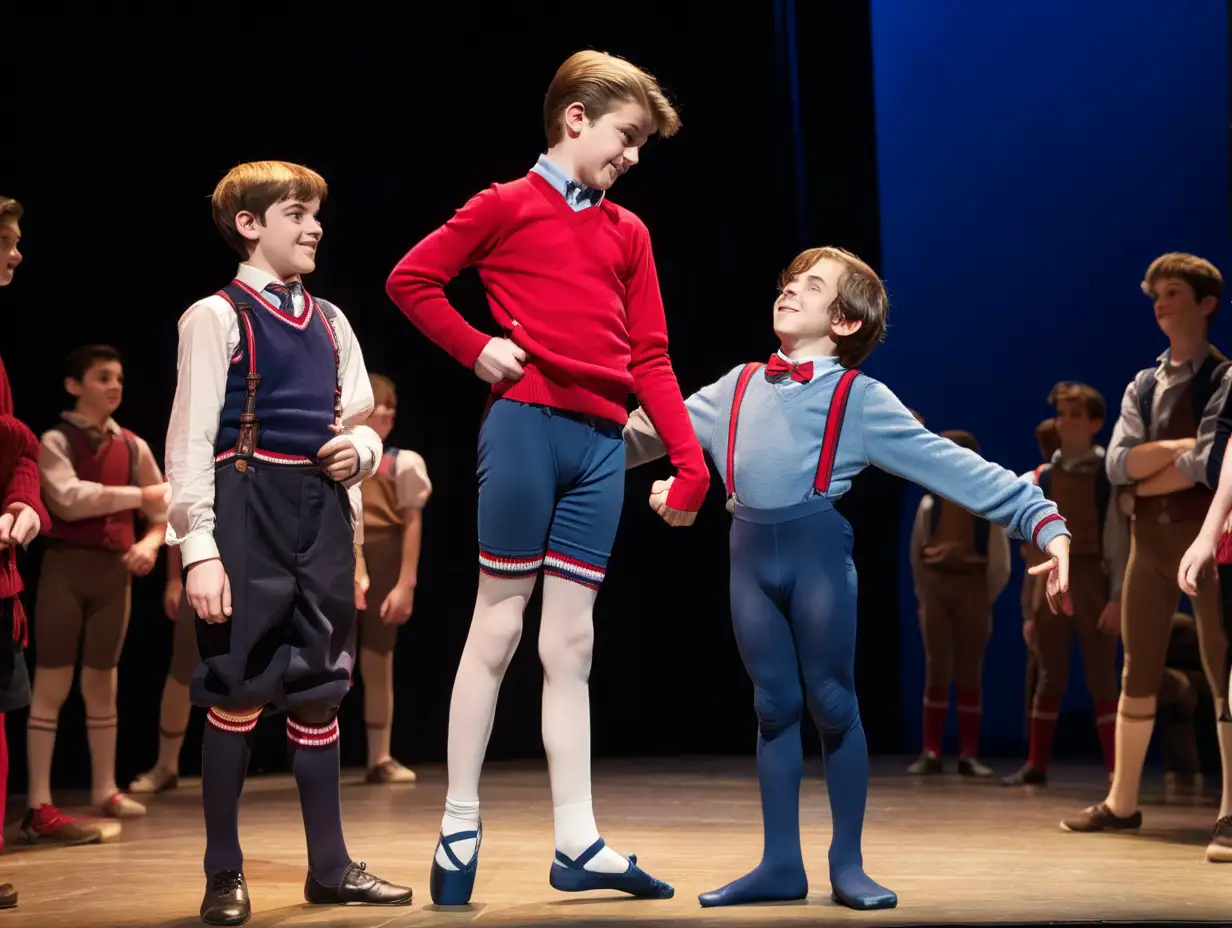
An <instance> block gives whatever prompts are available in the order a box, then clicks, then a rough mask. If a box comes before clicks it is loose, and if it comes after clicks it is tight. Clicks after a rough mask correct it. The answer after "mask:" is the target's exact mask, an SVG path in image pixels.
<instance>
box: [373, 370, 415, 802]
mask: <svg viewBox="0 0 1232 928" xmlns="http://www.w3.org/2000/svg"><path fill="white" fill-rule="evenodd" d="M369 379H370V380H371V382H372V395H373V398H374V400H375V402H376V408H375V409H374V410H373V412H372V415H371V416H370V417H369V419H368V425H369V426H370V427H371V428H372V429H373V430H374V431H375V432H376V433H377V435H379V436H380V438H381V441H382V442H385V443H386V446H385V454H384V456H383V458H382V460H381V465H380V467H379V468H378V469H377V472H376V473H375V474H374V475H373V476H372V477H370V478H369V479H368V480H365V481H364V482H363V483H362V484H360V487H361V488H362V490H363V503H364V515H363V520H364V534H363V558H362V566H361V561H360V560H358V559H357V561H356V568H357V571H362V572H365V573H366V578H367V579H366V585H365V583H364V581H363V579H362V577H361V578H359V581H358V582H357V591H358V595H359V601H358V602H357V603H356V605H357V606H359V608H360V610H361V612H360V616H359V672H360V674H361V675H362V677H363V680H364V721H365V722H366V723H367V727H368V777H367V779H368V782H369V783H408V782H413V781H414V780H415V773H414V771H411V770H408V769H407V768H406V767H404V766H402V764H400V763H398V762H397V761H396V760H394V759H393V757H392V756H391V755H390V753H389V744H390V729H391V726H392V723H393V714H394V644H395V643H396V641H397V637H398V628H399V626H401V625H403V624H405V622H406V621H407V619H409V618H410V617H411V610H412V609H413V607H414V603H415V584H416V583H417V581H418V576H419V547H420V542H421V539H422V537H423V507H424V505H425V504H426V503H427V502H428V497H429V496H431V495H432V483H431V482H430V481H429V480H428V468H427V465H426V464H425V463H424V459H423V458H422V457H420V456H419V455H418V454H416V453H415V452H414V451H405V450H400V449H398V448H394V447H392V446H391V445H389V444H388V441H389V433H390V432H391V431H393V427H394V419H395V417H396V415H397V412H398V393H397V390H396V389H395V388H394V384H393V381H391V380H390V379H389V378H388V377H383V376H381V375H380V374H371V375H370V376H369Z"/></svg>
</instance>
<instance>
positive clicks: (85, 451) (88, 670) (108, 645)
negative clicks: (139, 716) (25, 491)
mask: <svg viewBox="0 0 1232 928" xmlns="http://www.w3.org/2000/svg"><path fill="white" fill-rule="evenodd" d="M64 367H65V370H64V374H65V378H64V387H65V390H67V391H68V393H69V395H71V396H72V397H73V399H74V406H73V411H72V412H66V413H64V414H62V416H61V419H60V422H59V423H58V424H57V425H56V426H55V427H54V428H52V429H50V430H48V431H47V432H45V433H44V434H43V436H42V446H41V449H40V453H39V470H40V472H41V476H42V486H43V499H44V501H45V502H46V504H47V509H48V511H49V512H50V513H51V514H52V516H53V517H54V519H55V521H54V523H53V524H52V527H51V530H50V531H49V532H48V535H49V537H50V542H49V544H48V548H47V554H46V556H45V557H44V558H43V566H42V570H41V572H40V574H39V588H38V600H37V605H36V608H35V614H34V643H35V650H36V653H35V658H36V661H35V674H34V696H33V699H32V701H31V703H30V716H29V720H28V722H27V727H26V743H27V754H28V757H27V760H28V766H29V776H30V784H29V797H28V802H29V810H28V812H27V813H26V818H25V821H24V822H23V824H22V830H23V831H24V832H25V834H26V836H27V837H28V838H30V839H31V840H39V841H52V842H61V843H80V842H82V841H83V840H86V838H87V837H88V835H87V832H88V829H87V828H86V827H85V826H81V825H77V824H75V823H73V822H72V820H71V819H69V818H68V817H67V816H65V815H64V814H63V813H61V812H60V811H59V809H57V808H56V807H55V806H54V805H53V804H52V797H51V758H52V752H53V750H54V748H55V743H56V729H57V723H58V719H59V715H60V708H61V706H63V704H64V700H65V699H66V698H67V697H68V693H69V689H70V688H71V687H72V684H73V671H74V668H75V667H76V665H77V661H78V653H79V652H80V659H81V665H82V666H81V696H82V700H83V701H84V702H85V708H86V735H87V738H88V740H89V745H90V766H91V768H92V770H91V778H90V779H91V784H92V789H91V792H92V800H93V804H94V805H95V806H96V807H97V808H99V809H100V810H101V811H102V812H103V813H104V814H106V815H110V816H113V817H115V818H132V817H136V816H140V815H144V814H145V807H144V806H142V805H141V804H140V803H138V802H137V801H136V800H134V799H131V798H129V797H128V796H126V795H124V794H123V793H121V792H120V791H119V788H118V787H117V786H116V780H115V760H116V692H117V676H118V674H117V670H116V667H117V665H118V664H119V662H120V651H121V649H122V648H123V646H124V636H125V633H126V632H127V630H128V619H129V607H130V604H131V599H132V578H133V577H134V576H138V577H144V576H145V575H146V574H148V573H149V572H150V571H151V569H153V567H154V562H155V560H156V559H157V557H158V550H159V548H160V547H161V546H162V543H163V538H164V536H165V535H166V495H167V484H166V483H164V482H163V476H162V474H161V473H160V472H159V468H158V464H157V462H156V461H155V460H154V455H153V454H152V453H151V452H150V448H149V445H147V444H146V443H145V441H144V440H142V439H141V438H138V437H137V436H136V435H134V434H133V433H132V432H130V431H128V429H124V428H121V427H120V426H119V425H118V424H117V423H116V421H115V419H113V418H112V415H113V413H115V411H116V409H117V408H118V407H119V405H120V400H121V399H122V398H123V391H124V369H123V367H122V366H121V363H120V355H119V353H118V352H117V351H116V350H115V349H114V348H111V347H108V346H106V345H86V346H84V347H81V348H78V349H76V350H75V351H73V352H71V353H70V354H69V356H68V357H67V358H66V359H65V362H64ZM138 512H140V514H141V515H142V516H143V517H144V518H145V521H146V523H147V527H146V531H145V533H144V535H143V536H142V537H140V538H138V537H137V534H136V519H135V515H136V514H137V513H138ZM83 829H85V830H84V831H83Z"/></svg>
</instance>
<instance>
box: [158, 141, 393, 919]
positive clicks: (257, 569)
mask: <svg viewBox="0 0 1232 928" xmlns="http://www.w3.org/2000/svg"><path fill="white" fill-rule="evenodd" d="M325 195H326V186H325V181H324V180H323V179H322V178H321V176H320V175H319V174H317V173H316V172H314V171H311V170H309V169H308V168H304V167H301V166H299V165H294V164H287V163H285V162H281V161H262V162H256V163H252V164H242V165H239V166H238V167H236V168H234V169H232V170H231V171H230V172H229V173H228V174H227V175H226V177H224V178H223V179H222V180H221V181H220V182H219V184H218V186H217V187H216V188H215V190H214V195H213V199H212V207H213V215H214V224H215V225H216V226H217V227H218V230H219V232H220V233H221V235H222V237H223V239H224V240H225V241H226V242H227V244H228V245H230V246H231V247H232V248H233V249H234V250H235V251H237V252H238V253H239V254H240V255H241V256H242V257H243V258H244V263H242V264H241V265H240V267H239V270H238V272H237V273H236V276H235V279H234V280H232V281H231V283H229V284H228V285H227V286H225V287H223V289H222V290H220V291H219V292H218V293H216V294H214V295H213V296H211V297H207V298H206V299H204V300H201V301H199V302H197V303H194V304H193V305H192V306H191V307H189V309H188V311H187V312H185V313H184V315H183V316H182V317H181V318H180V323H179V329H180V349H179V377H178V381H177V384H176V393H175V403H174V405H173V406H172V410H171V421H170V424H169V426H168V429H167V474H168V476H169V477H170V480H171V505H170V511H169V514H168V522H169V526H168V533H167V534H168V540H169V542H170V543H171V544H175V545H178V546H179V547H180V553H181V557H182V560H183V564H184V569H185V571H186V577H185V583H184V590H185V594H186V595H187V597H188V601H189V603H190V604H191V606H192V608H193V610H194V612H195V613H196V616H197V622H196V628H197V644H198V647H199V648H200V653H201V663H200V664H198V666H197V668H196V671H195V672H194V673H193V677H192V682H191V687H190V691H191V695H192V700H193V702H194V703H195V704H196V705H199V706H206V707H208V708H209V713H208V715H207V725H206V727H205V734H204V740H203V742H202V771H201V798H202V802H203V804H204V807H205V833H206V846H205V872H206V888H205V898H204V900H203V901H202V903H201V917H202V919H203V920H204V921H205V922H206V923H208V924H214V925H238V924H242V923H243V922H244V921H245V920H247V918H248V916H249V913H250V911H251V907H250V904H249V899H248V887H247V884H246V882H245V879H244V873H243V870H244V858H243V852H242V851H241V850H240V842H239V830H238V819H239V801H240V792H241V789H242V787H243V783H244V774H245V773H246V771H247V769H248V759H249V752H250V739H251V736H252V733H253V730H254V728H255V727H256V724H257V719H258V717H259V716H260V714H261V712H262V710H263V709H264V708H266V707H269V708H271V709H275V710H280V709H286V710H287V722H286V728H287V742H288V750H289V752H290V762H291V769H292V772H293V773H294V775H295V783H296V786H297V787H298V788H299V795H300V805H301V809H302V812H303V818H304V829H305V832H306V834H307V839H308V876H307V879H306V881H305V884H304V897H305V899H306V900H307V901H308V902H309V903H317V904H342V903H346V902H363V903H370V904H379V905H406V904H409V903H410V901H411V891H410V890H409V889H407V888H405V887H400V886H393V885H391V884H390V883H387V882H385V881H384V880H380V879H377V878H376V877H374V876H373V875H372V874H370V873H367V872H366V871H365V869H364V865H363V864H360V863H355V862H354V861H353V860H352V859H351V856H350V854H349V853H348V851H347V847H346V843H345V841H344V840H343V836H342V812H341V807H340V803H341V800H340V795H339V782H338V775H339V769H338V722H337V718H336V717H337V713H338V706H339V704H340V703H341V702H342V698H343V697H344V696H345V695H346V694H347V691H348V690H349V689H350V686H351V673H352V669H353V666H354V640H355V635H354V632H355V599H354V592H353V586H352V583H353V576H354V572H355V551H354V543H355V533H356V525H355V520H354V511H355V508H354V507H356V506H357V498H358V495H359V487H358V483H359V481H360V480H362V479H364V478H365V477H367V476H369V475H371V473H372V472H373V470H375V468H376V465H377V461H378V459H379V457H380V450H381V446H380V441H379V440H378V439H377V437H376V435H375V434H374V433H373V432H372V430H371V429H369V428H367V427H365V426H363V425H361V423H362V422H363V421H364V419H366V418H367V416H368V413H369V411H370V410H371V409H372V389H371V387H370V386H369V384H368V375H367V371H366V370H365V368H364V359H363V354H362V353H361V351H360V348H359V344H358V343H357V342H356V339H355V335H354V333H353V331H352V330H351V327H350V325H349V324H348V322H347V320H346V317H344V316H343V315H342V313H341V312H339V311H338V309H337V308H336V307H334V306H332V305H331V304H329V303H325V302H324V301H321V300H317V299H315V298H313V297H312V296H310V295H309V294H308V291H307V290H305V289H304V285H303V281H302V276H303V275H304V274H308V273H310V272H311V271H312V270H313V269H314V268H315V266H316V252H317V246H318V244H319V243H320V240H321V224H320V222H319V221H318V220H317V212H318V210H319V209H320V205H321V201H322V200H323V199H324V198H325Z"/></svg>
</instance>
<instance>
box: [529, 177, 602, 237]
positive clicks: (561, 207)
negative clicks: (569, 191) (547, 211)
mask: <svg viewBox="0 0 1232 928" xmlns="http://www.w3.org/2000/svg"><path fill="white" fill-rule="evenodd" d="M526 176H527V177H528V178H530V182H531V184H532V185H533V186H534V187H535V189H536V190H538V191H539V193H540V194H542V195H543V198H544V199H545V200H547V201H548V202H549V203H550V204H551V205H552V206H553V207H555V209H556V211H557V212H558V213H560V215H561V217H562V218H564V219H567V220H569V221H570V222H573V223H578V224H579V225H580V224H582V223H587V222H591V221H593V220H594V218H595V217H596V216H598V215H599V214H600V213H601V212H602V211H603V209H604V208H605V206H606V205H607V197H604V198H603V200H602V201H601V202H599V203H597V204H595V205H594V206H588V207H586V209H579V210H575V209H574V208H573V207H572V206H570V205H569V204H568V202H566V200H565V198H564V197H563V196H561V195H560V191H559V190H557V189H556V188H555V187H553V186H552V182H551V181H549V180H548V179H547V178H546V177H544V176H543V175H541V174H539V173H538V172H536V171H528V172H527V173H526Z"/></svg>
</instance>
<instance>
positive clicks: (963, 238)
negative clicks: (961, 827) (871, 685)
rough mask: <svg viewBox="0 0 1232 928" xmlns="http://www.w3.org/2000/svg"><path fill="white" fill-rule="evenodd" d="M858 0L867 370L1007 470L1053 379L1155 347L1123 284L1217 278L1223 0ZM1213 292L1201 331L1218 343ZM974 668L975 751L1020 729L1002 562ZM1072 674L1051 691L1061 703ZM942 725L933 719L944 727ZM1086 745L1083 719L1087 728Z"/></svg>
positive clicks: (1003, 746) (913, 672)
mask: <svg viewBox="0 0 1232 928" xmlns="http://www.w3.org/2000/svg"><path fill="white" fill-rule="evenodd" d="M1183 6H1184V15H1168V14H1164V15H1161V8H1160V4H1159V3H1158V2H1157V0H1117V2H1112V0H1101V2H1087V3H1073V2H1071V0H1043V2H1039V3H1034V4H1029V5H1025V6H1024V5H1017V4H1000V3H993V4H978V3H960V4H944V3H942V4H935V3H910V2H904V0H875V2H874V3H873V4H872V33H873V55H874V62H875V65H874V66H875V92H876V121H877V136H878V138H877V157H878V170H879V174H880V206H881V222H882V248H883V251H882V259H883V260H882V270H883V272H884V275H885V278H886V281H887V284H888V287H889V291H890V297H891V307H892V308H891V312H890V328H889V334H888V338H887V343H886V345H885V346H883V347H882V348H881V349H880V350H879V351H878V353H877V354H876V355H875V360H874V361H873V362H872V364H870V367H869V370H870V373H872V374H873V375H874V376H877V377H879V378H881V379H883V380H885V381H886V382H887V383H889V384H890V386H891V387H892V388H894V389H895V390H896V391H898V393H899V395H900V396H901V397H902V398H903V400H904V401H905V402H906V403H908V405H910V406H912V407H914V408H915V409H918V410H919V411H920V412H922V413H923V414H924V416H925V417H926V420H927V424H928V426H929V427H930V428H932V429H934V430H938V431H939V430H942V429H948V428H962V429H968V430H970V431H971V432H973V433H974V434H975V435H976V436H977V437H978V438H979V441H980V443H981V445H982V446H983V451H984V453H985V455H986V456H987V457H988V458H990V459H991V460H993V461H996V462H998V463H1001V464H1003V465H1005V466H1006V467H1009V468H1011V469H1013V470H1015V471H1017V472H1019V473H1021V472H1024V471H1026V470H1028V469H1030V468H1032V467H1034V466H1035V465H1036V464H1037V463H1038V462H1039V453H1038V451H1037V449H1036V444H1035V440H1034V437H1033V428H1034V426H1035V425H1036V423H1037V422H1039V420H1040V419H1042V418H1044V417H1045V416H1046V415H1048V413H1049V409H1048V407H1047V406H1046V404H1045V398H1046V396H1047V394H1048V391H1049V388H1050V387H1051V386H1052V384H1053V383H1055V382H1056V381H1059V380H1065V379H1076V380H1083V381H1086V382H1088V383H1090V384H1092V385H1093V386H1095V387H1096V388H1097V389H1099V390H1100V391H1101V392H1103V393H1104V395H1105V396H1106V397H1107V399H1108V402H1109V406H1110V416H1109V421H1108V423H1107V424H1106V426H1105V429H1104V431H1103V433H1102V436H1101V438H1102V440H1104V441H1106V440H1107V437H1108V436H1109V434H1110V433H1111V430H1112V424H1113V420H1114V417H1115V411H1116V410H1117V409H1119V408H1120V401H1121V395H1122V392H1123V391H1124V388H1125V385H1126V383H1127V382H1128V381H1129V379H1130V378H1131V377H1132V376H1133V374H1134V372H1135V371H1136V370H1138V369H1139V368H1141V367H1144V366H1147V365H1148V364H1150V363H1152V359H1153V358H1154V357H1155V356H1156V355H1157V354H1159V352H1160V351H1161V350H1162V349H1163V348H1164V347H1165V342H1164V341H1163V339H1162V336H1161V335H1160V333H1159V331H1158V330H1157V328H1156V326H1155V322H1154V318H1153V315H1152V311H1151V306H1150V304H1149V302H1148V300H1147V298H1146V297H1145V296H1143V294H1142V293H1141V292H1140V290H1139V283H1140V281H1141V280H1142V273H1143V271H1144V270H1145V269H1146V267H1147V265H1148V264H1149V263H1150V261H1151V259H1152V258H1154V257H1156V256H1157V255H1159V254H1161V253H1163V252H1166V251H1191V252H1195V253H1197V254H1200V255H1203V256H1205V257H1208V258H1210V259H1211V260H1213V261H1214V262H1215V263H1216V264H1217V265H1218V266H1220V268H1221V269H1222V270H1223V272H1224V274H1225V276H1232V255H1230V251H1232V249H1230V248H1229V232H1228V202H1229V191H1228V165H1229V160H1228V155H1229V152H1228V115H1229V114H1228V23H1227V13H1226V10H1225V4H1224V3H1223V2H1222V0H1189V2H1186V3H1185V4H1184V5H1183ZM1229 315H1232V311H1229V310H1228V309H1227V307H1226V305H1225V308H1224V313H1223V317H1222V318H1220V319H1219V320H1218V321H1217V322H1216V323H1215V326H1214V329H1213V335H1212V341H1213V342H1214V343H1215V344H1216V345H1217V346H1220V347H1222V349H1223V350H1224V351H1225V352H1232V320H1230V319H1229V318H1227V317H1228V316H1229ZM918 500H919V493H918V491H917V492H915V493H912V494H909V495H908V501H907V503H906V508H905V511H904V524H903V526H902V527H901V530H902V533H903V545H904V548H903V557H902V565H903V567H902V569H903V585H902V590H903V597H902V629H903V649H902V654H903V679H904V688H903V711H904V721H905V730H906V732H907V736H908V743H907V744H906V745H905V746H906V747H908V748H911V749H913V750H918V748H919V744H920V733H919V730H920V714H921V711H920V696H921V691H922V686H923V674H924V671H923V667H924V656H923V646H922V643H921V639H920V633H919V629H918V626H917V623H916V619H915V606H914V601H913V597H912V594H911V585H910V581H909V573H910V571H909V567H908V566H907V557H906V537H907V530H908V527H909V523H910V518H911V516H912V515H913V514H914V511H915V506H916V504H917V503H918ZM1014 560H1015V565H1014V579H1013V581H1012V582H1011V585H1010V587H1009V588H1008V589H1007V590H1006V591H1005V593H1004V594H1003V595H1002V597H1001V599H1000V600H999V601H998V603H997V606H996V610H995V612H996V619H995V626H994V632H993V637H992V641H991V643H990V645H989V647H988V653H987V657H986V659H985V664H984V706H985V716H984V728H983V738H984V745H985V747H986V748H987V749H988V753H1000V752H1015V751H1020V750H1023V749H1024V745H1023V740H1022V737H1023V696H1024V666H1025V650H1024V645H1023V642H1022V636H1021V620H1020V613H1019V610H1018V595H1019V589H1020V586H1019V581H1020V578H1021V573H1022V566H1021V562H1020V561H1019V560H1018V558H1017V555H1016V553H1015V556H1014ZM1080 679H1081V678H1080V676H1076V675H1074V674H1071V686H1070V693H1069V694H1068V695H1067V705H1070V706H1072V707H1076V706H1078V705H1080V702H1079V700H1080V699H1081V698H1082V697H1081V696H1080V695H1079V693H1078V692H1077V691H1078V690H1079V689H1080ZM953 724H954V719H953V714H952V713H951V719H950V726H951V743H952V734H953V732H952V729H953ZM1091 743H1092V745H1093V744H1094V735H1093V733H1092V741H1091Z"/></svg>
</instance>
